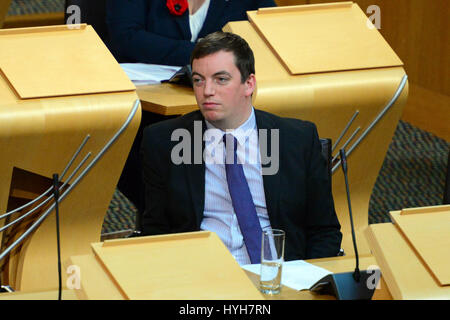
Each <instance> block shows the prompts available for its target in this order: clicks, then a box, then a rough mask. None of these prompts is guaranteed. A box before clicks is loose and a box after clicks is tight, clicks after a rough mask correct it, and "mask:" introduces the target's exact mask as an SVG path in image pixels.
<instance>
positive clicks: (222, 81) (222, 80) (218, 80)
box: [217, 77, 229, 83]
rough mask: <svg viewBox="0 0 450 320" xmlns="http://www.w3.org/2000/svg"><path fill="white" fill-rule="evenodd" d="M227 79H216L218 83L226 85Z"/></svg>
mask: <svg viewBox="0 0 450 320" xmlns="http://www.w3.org/2000/svg"><path fill="white" fill-rule="evenodd" d="M228 80H229V79H228V78H226V77H219V78H217V82H218V83H227V82H228Z"/></svg>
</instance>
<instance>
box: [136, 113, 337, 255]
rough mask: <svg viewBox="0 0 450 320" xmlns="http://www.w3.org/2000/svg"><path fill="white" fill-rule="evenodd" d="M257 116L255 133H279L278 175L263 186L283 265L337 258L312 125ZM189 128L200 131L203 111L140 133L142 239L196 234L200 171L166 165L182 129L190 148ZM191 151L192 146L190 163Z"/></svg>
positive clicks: (200, 204)
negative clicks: (280, 238) (281, 236)
mask: <svg viewBox="0 0 450 320" xmlns="http://www.w3.org/2000/svg"><path fill="white" fill-rule="evenodd" d="M255 115H256V123H257V127H258V130H259V129H269V130H270V129H279V142H280V147H279V151H280V152H279V154H280V159H279V170H278V173H277V174H275V175H263V181H264V192H265V196H266V205H267V211H268V215H269V220H270V223H271V226H272V228H279V229H283V230H285V232H286V243H285V260H297V259H311V258H321V257H329V256H336V255H337V253H338V251H339V249H340V244H341V239H342V235H341V232H340V231H339V230H340V225H339V222H338V219H337V216H336V213H335V210H334V203H333V198H332V194H331V183H330V180H329V177H328V173H327V168H326V163H325V159H324V158H323V157H322V155H321V146H320V142H319V138H318V135H317V130H316V127H315V125H314V124H312V123H310V122H306V121H301V120H297V119H288V118H280V117H277V116H275V115H272V114H270V113H267V112H263V111H259V110H255ZM194 121H202V128H203V132H204V131H205V129H206V124H205V122H204V120H203V116H202V115H201V113H200V111H194V112H192V113H189V114H187V115H185V116H183V117H179V118H175V119H171V120H167V121H163V122H159V123H157V124H154V125H151V126H149V127H147V128H146V129H145V131H144V138H143V144H142V156H143V165H144V182H145V185H146V188H145V189H146V190H145V197H146V210H145V212H144V215H143V234H144V235H153V234H165V233H177V232H188V231H197V230H200V224H201V222H202V218H203V209H204V201H205V165H204V163H203V162H202V163H201V164H180V165H175V164H174V163H173V162H172V161H171V150H172V148H173V147H174V146H175V145H177V144H179V143H180V142H179V141H171V134H172V132H173V130H175V129H178V128H185V129H187V130H188V131H189V132H190V134H191V137H193V139H192V141H193V140H194V137H195V133H194ZM198 136H199V134H198V133H197V137H198ZM267 136H268V137H270V134H268V135H267ZM202 137H203V134H201V136H200V139H201V141H200V143H202ZM269 140H270V139H269ZM194 148H195V146H194V143H192V148H191V155H192V159H194V153H193V151H194ZM203 148H204V143H202V147H201V150H203ZM268 150H271V149H270V147H268ZM192 162H194V161H193V160H192Z"/></svg>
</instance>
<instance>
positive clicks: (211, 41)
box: [191, 31, 255, 83]
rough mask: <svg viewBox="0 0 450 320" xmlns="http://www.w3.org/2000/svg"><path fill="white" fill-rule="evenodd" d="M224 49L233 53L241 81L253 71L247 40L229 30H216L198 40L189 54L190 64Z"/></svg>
mask: <svg viewBox="0 0 450 320" xmlns="http://www.w3.org/2000/svg"><path fill="white" fill-rule="evenodd" d="M219 51H226V52H231V53H233V55H234V64H235V65H236V67H237V68H238V69H239V71H240V73H241V82H242V83H244V82H245V81H246V80H247V79H248V77H249V76H250V75H251V74H252V73H253V74H254V73H255V57H254V55H253V51H252V49H251V48H250V46H249V45H248V43H247V41H245V40H244V39H242V38H241V37H240V36H238V35H237V34H234V33H230V32H223V31H217V32H214V33H210V34H208V35H207V36H206V37H204V38H201V39H199V40H198V42H197V44H196V45H195V47H194V50H193V51H192V55H191V66H192V61H194V59H200V58H203V57H206V56H209V55H210V54H213V53H216V52H219Z"/></svg>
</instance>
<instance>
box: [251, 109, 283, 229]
mask: <svg viewBox="0 0 450 320" xmlns="http://www.w3.org/2000/svg"><path fill="white" fill-rule="evenodd" d="M255 116H256V125H257V127H258V135H259V150H260V152H261V154H262V153H264V152H266V156H269V155H270V157H274V156H279V154H278V155H272V154H270V152H271V150H272V149H271V147H272V144H273V143H278V142H277V141H272V139H271V129H278V128H275V124H274V123H273V120H272V119H270V118H269V117H268V116H267V115H266V114H264V113H262V112H260V111H259V110H255ZM261 129H265V135H266V137H267V146H264V145H263V144H264V143H265V142H264V139H262V136H261V134H262V132H261V131H260V130H261ZM279 143H280V145H279V151H280V152H281V150H282V148H281V137H280V139H279ZM270 165H271V163H268V164H265V165H264V164H262V167H263V168H264V167H270ZM263 182H264V194H265V196H266V206H267V213H268V215H269V219H270V222H271V225H272V227H275V226H276V221H277V218H276V217H277V216H278V212H279V199H280V175H279V173H278V172H277V173H276V174H272V175H267V174H266V175H263ZM274 223H275V225H274Z"/></svg>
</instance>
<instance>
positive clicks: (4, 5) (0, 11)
mask: <svg viewBox="0 0 450 320" xmlns="http://www.w3.org/2000/svg"><path fill="white" fill-rule="evenodd" d="M10 4H11V0H2V1H1V2H0V29H1V28H2V27H3V23H4V21H5V18H6V15H7V14H8V9H9V6H10Z"/></svg>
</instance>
